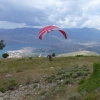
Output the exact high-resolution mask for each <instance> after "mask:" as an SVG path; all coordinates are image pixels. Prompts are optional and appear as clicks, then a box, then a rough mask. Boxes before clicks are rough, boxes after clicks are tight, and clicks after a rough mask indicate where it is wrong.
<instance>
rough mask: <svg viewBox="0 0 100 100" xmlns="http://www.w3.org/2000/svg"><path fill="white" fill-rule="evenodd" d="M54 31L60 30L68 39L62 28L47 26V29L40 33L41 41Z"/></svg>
mask: <svg viewBox="0 0 100 100" xmlns="http://www.w3.org/2000/svg"><path fill="white" fill-rule="evenodd" d="M53 30H58V31H60V32H61V33H62V34H63V36H64V37H65V39H67V35H66V32H65V31H63V30H62V29H61V28H59V27H57V26H46V27H44V28H42V29H41V30H40V32H39V39H42V37H43V36H44V35H45V34H47V33H49V32H50V31H53Z"/></svg>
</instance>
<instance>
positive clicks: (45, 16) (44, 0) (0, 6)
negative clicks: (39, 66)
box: [0, 0, 100, 29]
mask: <svg viewBox="0 0 100 100" xmlns="http://www.w3.org/2000/svg"><path fill="white" fill-rule="evenodd" d="M46 25H57V26H59V27H61V28H83V27H88V28H96V29H100V0H0V28H5V29H9V28H11V29H13V28H21V27H36V28H41V27H44V26H46Z"/></svg>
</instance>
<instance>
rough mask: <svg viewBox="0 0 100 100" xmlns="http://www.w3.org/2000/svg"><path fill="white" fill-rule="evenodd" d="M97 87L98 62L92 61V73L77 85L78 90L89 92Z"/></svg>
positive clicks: (98, 82) (99, 74) (98, 76)
mask: <svg viewBox="0 0 100 100" xmlns="http://www.w3.org/2000/svg"><path fill="white" fill-rule="evenodd" d="M98 87H100V63H94V64H93V73H92V75H91V76H90V77H89V78H88V79H87V80H85V81H84V83H83V84H81V85H80V86H79V87H78V90H79V91H80V92H82V91H86V92H90V91H93V90H95V89H96V88H98Z"/></svg>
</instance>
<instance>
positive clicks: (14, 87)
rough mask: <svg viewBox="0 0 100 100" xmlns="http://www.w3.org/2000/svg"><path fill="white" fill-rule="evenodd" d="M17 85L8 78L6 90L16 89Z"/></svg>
mask: <svg viewBox="0 0 100 100" xmlns="http://www.w3.org/2000/svg"><path fill="white" fill-rule="evenodd" d="M17 86H18V84H17V83H16V81H15V80H13V79H11V80H9V83H8V86H7V90H14V89H16V87H17Z"/></svg>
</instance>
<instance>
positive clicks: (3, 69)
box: [0, 56, 100, 100]
mask: <svg viewBox="0 0 100 100" xmlns="http://www.w3.org/2000/svg"><path fill="white" fill-rule="evenodd" d="M99 61H100V57H99V56H98V57H95V56H89V57H88V56H82V57H55V58H53V59H52V61H49V59H47V58H16V59H14V58H13V59H12V58H9V59H0V91H1V92H3V93H4V94H5V92H6V91H10V93H12V91H15V90H18V91H21V92H22V90H20V89H22V88H23V87H24V91H26V90H27V89H28V90H27V91H30V92H28V93H26V92H25V94H24V96H22V100H81V99H80V98H83V97H84V95H81V96H80V94H79V93H78V85H79V84H81V83H82V82H83V81H84V80H85V79H87V78H88V77H89V76H90V75H91V73H92V71H93V64H94V62H99ZM25 86H27V87H25ZM73 97H74V99H72V98H73ZM4 98H6V97H4ZM75 98H77V99H75ZM84 100H85V99H84ZM87 100H89V99H87ZM91 100H92V99H91ZM93 100H96V99H93ZM97 100H99V99H97Z"/></svg>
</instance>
